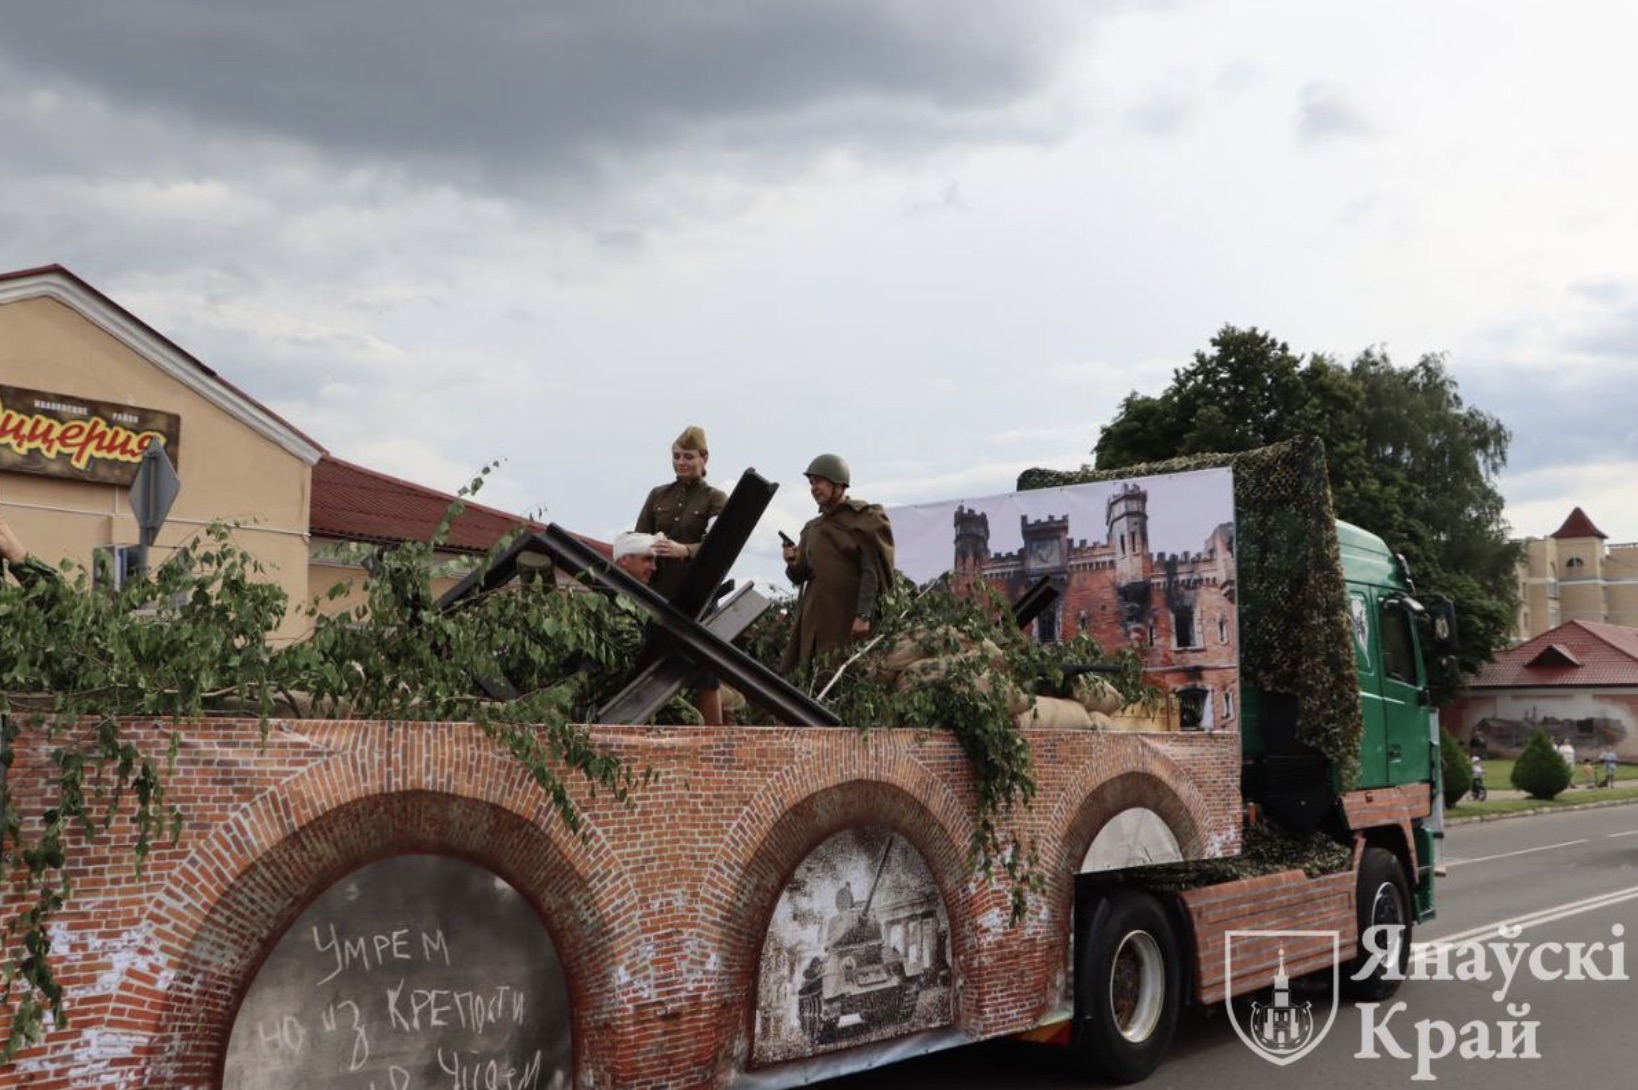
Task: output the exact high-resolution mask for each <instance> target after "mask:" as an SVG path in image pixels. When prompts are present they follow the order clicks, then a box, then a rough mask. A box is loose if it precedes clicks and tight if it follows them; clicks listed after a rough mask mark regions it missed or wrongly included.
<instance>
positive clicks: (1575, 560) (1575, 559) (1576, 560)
mask: <svg viewBox="0 0 1638 1090" xmlns="http://www.w3.org/2000/svg"><path fill="white" fill-rule="evenodd" d="M1586 563H1587V562H1586V561H1585V560H1583V559H1581V558H1580V557H1579V556H1572V557H1570V559H1568V560H1566V561H1565V562H1564V566H1565V568H1579V567H1582V566H1584V565H1585V564H1586Z"/></svg>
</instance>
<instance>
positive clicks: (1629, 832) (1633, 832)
mask: <svg viewBox="0 0 1638 1090" xmlns="http://www.w3.org/2000/svg"><path fill="white" fill-rule="evenodd" d="M1604 835H1605V836H1638V829H1628V830H1627V831H1626V832H1624V833H1605V834H1604Z"/></svg>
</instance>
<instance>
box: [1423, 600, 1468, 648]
mask: <svg viewBox="0 0 1638 1090" xmlns="http://www.w3.org/2000/svg"><path fill="white" fill-rule="evenodd" d="M1428 627H1429V629H1430V630H1431V631H1432V633H1433V646H1432V647H1430V648H1429V650H1430V651H1432V652H1433V656H1434V657H1435V658H1441V659H1442V658H1449V657H1452V656H1454V655H1455V654H1456V652H1457V650H1458V649H1459V648H1460V647H1461V644H1460V642H1459V641H1458V640H1457V638H1456V603H1455V602H1452V601H1451V600H1450V599H1448V598H1437V599H1435V600H1433V601H1432V602H1429V603H1428Z"/></svg>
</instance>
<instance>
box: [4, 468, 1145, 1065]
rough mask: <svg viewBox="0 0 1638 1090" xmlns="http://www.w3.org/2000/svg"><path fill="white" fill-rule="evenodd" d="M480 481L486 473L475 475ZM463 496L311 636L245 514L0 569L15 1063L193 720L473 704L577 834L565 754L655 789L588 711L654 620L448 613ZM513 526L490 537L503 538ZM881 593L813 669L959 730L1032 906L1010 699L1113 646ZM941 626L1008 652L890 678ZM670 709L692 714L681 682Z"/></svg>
mask: <svg viewBox="0 0 1638 1090" xmlns="http://www.w3.org/2000/svg"><path fill="white" fill-rule="evenodd" d="M485 472H487V470H486V471H485ZM481 483H482V478H481V476H480V478H478V479H477V480H474V481H473V483H472V485H471V486H469V489H467V490H464V491H475V490H476V489H477V488H478V487H479V486H480V485H481ZM463 494H464V493H463ZM458 512H459V506H458V505H457V506H456V507H454V508H452V509H451V511H450V513H449V515H448V516H446V518H445V521H444V524H443V525H442V526H441V527H440V529H439V532H438V533H437V534H436V535H434V538H433V540H432V541H431V542H425V543H415V542H412V543H408V544H404V545H401V546H398V547H395V548H391V549H383V550H378V551H377V552H375V553H374V554H373V555H371V556H370V557H368V559H367V563H366V565H365V566H366V571H367V578H366V580H365V582H364V586H363V588H362V589H363V602H362V604H361V605H359V606H357V607H356V608H353V609H350V610H346V611H341V612H337V613H329V612H326V611H325V610H324V609H323V608H321V603H317V602H315V603H312V604H310V605H308V606H306V607H304V608H305V609H306V612H307V617H308V619H309V621H310V623H311V631H310V633H309V634H308V635H307V637H306V638H304V639H302V640H300V641H298V642H295V643H293V644H289V645H287V646H282V647H278V648H274V647H273V646H272V645H271V644H269V642H268V640H267V637H268V635H269V634H270V633H271V632H273V631H275V630H276V629H277V628H278V627H279V625H280V623H281V621H282V620H283V618H284V615H285V611H286V609H287V603H286V601H285V600H284V595H283V592H282V591H281V590H280V589H279V588H278V587H277V585H276V584H272V583H268V582H263V581H261V580H260V579H258V578H257V576H258V575H259V569H258V566H257V564H256V561H255V560H254V558H253V557H251V556H250V555H249V554H248V553H246V552H244V551H243V550H241V549H239V548H238V547H236V546H235V544H234V542H233V534H234V528H233V527H230V526H213V527H210V528H209V529H208V530H207V531H205V532H204V533H202V534H201V535H200V537H199V538H198V539H197V540H196V541H193V542H190V543H189V544H187V545H185V546H183V547H182V548H180V549H178V550H177V551H176V553H175V554H174V555H173V556H172V557H171V558H170V559H169V560H168V561H167V562H166V563H165V564H164V565H163V566H161V567H160V568H159V569H158V570H157V571H156V572H155V573H153V576H152V578H151V580H136V581H132V582H131V583H129V584H127V585H126V587H125V588H124V589H122V590H121V591H120V592H119V594H118V595H107V594H103V593H99V592H95V591H93V590H91V589H90V587H89V585H88V583H89V580H88V578H87V576H86V574H85V572H84V571H83V570H77V569H75V568H73V567H72V566H69V565H65V566H64V567H63V569H62V571H61V574H60V577H59V578H58V579H55V580H49V579H48V580H43V581H34V582H32V583H31V584H30V585H28V586H13V585H11V584H3V585H0V626H3V627H4V629H5V630H6V631H7V633H8V639H7V641H6V642H5V644H4V646H3V647H0V688H3V690H4V692H5V693H6V700H7V707H8V709H9V711H10V712H11V713H12V714H10V715H8V716H7V718H6V719H5V722H4V730H3V733H0V764H3V765H4V766H6V767H8V768H9V767H10V765H11V763H12V760H13V757H14V756H15V754H16V753H17V752H18V751H19V749H21V748H25V747H38V749H36V752H49V754H50V760H51V762H52V767H53V769H54V770H55V775H54V778H53V782H52V784H51V785H50V786H49V790H48V798H47V800H46V802H45V804H44V805H42V806H41V808H40V811H39V812H38V813H37V814H30V815H24V814H23V813H21V812H20V811H19V809H18V807H17V805H16V802H17V800H16V799H15V797H14V796H13V795H12V794H11V793H10V792H7V793H5V795H4V799H3V801H0V872H3V874H0V877H3V878H4V880H5V882H6V883H7V888H8V895H7V901H6V903H7V905H8V908H7V910H6V918H5V929H6V930H5V939H4V950H3V956H4V959H5V960H4V976H3V988H4V1002H5V1006H6V1010H7V1013H8V1014H9V1015H10V1025H11V1032H10V1036H9V1039H8V1040H6V1041H5V1042H4V1044H3V1045H0V1062H4V1061H5V1060H9V1059H10V1058H11V1057H12V1056H14V1055H15V1054H16V1052H17V1051H18V1050H19V1049H21V1048H24V1047H27V1046H29V1045H30V1044H32V1043H35V1042H37V1041H38V1040H39V1039H40V1038H41V1036H42V1035H43V1033H44V1032H45V1029H46V1027H47V1025H48V1024H50V1023H51V1022H53V1021H54V1022H55V1024H57V1025H66V1015H65V1010H64V1006H63V998H64V996H63V989H62V986H61V984H60V982H59V981H58V980H57V979H56V977H55V975H54V973H53V970H52V957H51V954H52V939H51V931H50V923H51V920H52V917H53V916H54V914H55V913H57V912H58V911H59V910H60V909H61V908H62V907H63V905H64V904H65V903H66V902H67V899H68V897H69V895H70V892H71V891H70V887H69V882H68V877H67V875H68V869H69V868H68V855H69V852H70V851H71V850H73V845H74V843H75V841H74V837H75V836H76V834H79V835H86V836H89V835H94V834H96V833H97V832H98V831H100V830H103V829H106V828H108V827H109V825H110V824H111V823H112V822H113V821H114V820H115V817H116V815H118V814H120V813H121V812H122V806H123V805H124V803H126V802H127V801H132V802H134V806H133V807H131V808H130V809H131V810H132V813H131V820H133V821H134V823H135V828H136V830H137V838H136V843H135V847H134V851H133V860H132V862H133V864H134V865H136V866H138V867H140V866H141V865H142V862H143V860H144V859H145V858H146V857H147V855H148V853H149V851H150V847H151V844H152V841H153V838H155V837H157V836H162V835H164V834H165V833H166V832H167V831H168V832H169V834H170V835H171V836H172V837H175V836H176V835H177V834H178V833H179V831H180V828H181V820H180V819H181V815H180V814H179V813H177V812H176V810H175V808H174V807H169V806H168V803H167V799H166V796H165V789H164V778H163V772H164V769H165V765H166V761H167V759H168V757H169V756H171V755H173V754H174V752H175V750H176V747H177V746H178V744H179V741H180V737H181V735H182V734H183V733H184V732H185V731H187V730H189V729H193V728H192V726H191V725H190V723H189V722H188V721H189V720H194V719H197V718H198V717H200V716H202V715H206V714H209V713H211V712H213V711H216V712H230V713H234V714H244V713H245V712H247V711H248V712H250V713H251V714H256V715H258V716H261V717H262V718H263V721H264V723H265V722H266V717H267V716H269V715H271V714H273V713H275V712H278V713H280V714H296V715H301V716H304V717H311V716H317V717H347V718H370V719H376V718H384V719H415V720H438V721H441V720H461V721H470V722H474V723H476V724H478V725H479V726H480V727H482V729H484V730H485V731H486V732H487V733H489V735H490V736H491V737H493V738H494V739H496V741H497V742H498V743H499V744H501V745H502V746H503V747H505V749H506V750H507V751H508V752H510V753H511V754H512V755H513V756H514V757H516V758H517V759H518V760H519V761H520V762H522V764H523V765H524V767H525V768H526V769H527V770H528V771H529V773H530V775H531V776H532V778H533V779H534V781H535V782H536V784H537V785H538V786H539V787H540V789H541V790H542V791H543V792H544V793H545V794H546V795H547V797H549V798H550V799H551V800H552V803H553V805H554V808H555V811H556V813H557V814H558V815H559V817H560V818H561V819H562V820H563V821H564V823H565V825H566V826H567V827H568V828H569V829H571V830H574V831H579V830H580V829H581V827H582V826H581V817H580V815H579V813H578V811H577V809H576V807H575V804H574V801H573V796H572V794H571V792H570V790H569V785H568V784H567V783H566V782H565V781H564V780H563V778H562V772H563V771H564V770H565V769H567V770H571V771H575V772H578V773H579V775H580V776H581V777H582V778H583V779H584V780H585V781H586V782H587V783H588V784H589V786H590V790H591V791H592V792H593V793H594V794H595V793H596V792H597V791H599V790H606V791H609V792H610V793H612V795H613V796H614V797H615V798H617V799H620V800H624V799H626V798H627V797H628V793H629V792H630V791H631V790H633V789H634V788H636V787H637V786H638V784H639V783H640V781H641V779H642V776H639V774H638V773H637V772H635V771H634V770H633V769H632V768H631V767H630V766H629V765H628V764H626V763H625V762H624V761H622V760H620V759H619V758H617V757H616V756H614V755H612V754H611V753H609V752H606V751H604V750H603V749H601V748H600V747H599V746H598V745H597V744H596V743H595V741H594V740H593V739H592V738H591V736H590V734H589V732H588V731H587V729H586V727H585V726H584V724H585V723H586V722H587V721H588V720H589V719H590V718H591V716H590V711H591V710H592V709H594V708H596V707H597V706H598V705H600V704H601V703H602V702H603V701H604V700H605V699H607V698H608V697H609V696H610V695H612V693H613V691H614V689H615V688H617V687H618V685H620V684H622V683H623V682H624V681H625V679H626V675H627V671H628V669H629V667H630V665H631V663H632V662H633V660H634V657H635V652H636V650H637V648H638V646H639V645H640V642H641V640H642V638H643V619H642V617H641V616H640V615H638V614H635V613H633V612H632V611H630V610H628V609H626V608H623V607H622V606H621V605H619V604H617V603H616V602H614V601H612V600H611V599H610V598H608V597H607V596H605V595H603V594H598V593H590V592H588V593H572V592H564V591H561V590H555V589H552V588H551V587H550V586H549V585H548V584H541V585H536V586H522V587H509V588H505V589H503V590H501V591H497V592H492V593H488V594H484V595H481V596H476V597H473V598H471V599H468V600H465V601H463V602H462V603H460V604H459V606H458V607H456V608H454V609H450V610H440V609H439V608H437V605H436V601H435V597H434V595H433V593H432V586H431V576H432V573H433V572H434V570H435V566H436V565H435V562H436V559H437V545H438V543H439V542H440V541H441V540H442V538H443V536H444V534H445V533H446V532H447V530H448V527H449V525H450V524H451V523H452V522H453V520H454V518H455V516H456V515H457V514H458ZM507 544H508V542H505V541H503V542H500V543H497V545H496V546H495V551H496V553H498V552H499V551H500V550H502V549H504V548H505V546H506V545H507ZM349 589H350V588H347V587H341V588H337V591H335V592H333V595H332V596H333V597H340V596H341V595H342V594H345V593H347V591H348V590H349ZM885 603H886V609H887V619H886V620H885V621H884V623H883V625H882V627H881V639H879V640H878V641H876V642H875V643H874V644H872V645H870V647H869V648H868V649H867V650H866V651H865V652H864V653H863V654H862V655H859V656H857V657H856V658H855V659H854V660H852V661H847V662H846V663H845V666H844V665H843V663H841V662H840V661H838V660H832V661H831V662H829V663H816V664H815V665H814V669H813V670H812V671H810V672H809V673H808V674H805V675H804V676H803V678H801V679H798V680H799V681H801V682H802V683H813V684H816V685H817V684H820V683H823V684H824V685H825V694H824V697H823V698H824V699H827V700H828V701H829V702H830V703H831V704H832V706H834V707H835V708H836V710H837V711H838V713H839V715H840V716H841V718H842V719H843V720H844V721H847V722H853V723H859V724H865V725H903V726H914V727H922V728H929V729H931V728H942V729H949V730H951V731H953V732H954V733H955V734H956V735H957V737H958V738H959V739H960V741H961V744H962V747H963V749H964V751H965V752H966V753H967V754H968V756H969V757H970V758H971V760H972V762H973V768H974V773H975V779H976V783H977V785H978V812H977V830H976V832H975V834H974V837H973V842H972V845H971V850H972V855H973V858H974V862H975V865H976V866H977V867H978V868H979V869H980V871H981V872H982V873H983V874H984V875H985V876H986V877H989V876H992V875H994V874H995V873H996V872H997V871H999V872H1001V873H1002V874H1004V875H1005V876H1006V878H1007V879H1008V880H1009V882H1010V883H1011V892H1012V900H1013V908H1014V913H1015V918H1016V917H1017V915H1019V914H1021V913H1022V911H1023V907H1024V904H1025V898H1026V897H1027V894H1028V892H1029V891H1030V890H1032V889H1035V888H1037V887H1039V885H1040V883H1041V879H1040V877H1039V875H1038V873H1037V871H1036V865H1037V861H1036V858H1035V854H1034V846H1033V845H1032V844H1024V843H1019V842H1018V841H1017V840H1016V839H1015V838H1013V837H1011V836H1010V835H1009V834H1006V833H1005V832H1004V830H1005V828H1006V821H1005V819H1006V817H1007V815H1008V814H1009V812H1010V811H1011V809H1012V808H1013V807H1016V806H1022V805H1027V804H1028V802H1029V801H1030V799H1031V798H1032V797H1033V794H1034V791H1035V782H1034V779H1033V777H1032V774H1031V767H1030V749H1029V746H1028V744H1027V743H1026V742H1025V740H1024V738H1023V735H1022V733H1021V732H1020V730H1019V728H1018V727H1017V724H1016V723H1015V722H1014V719H1013V711H1014V710H1015V709H1014V708H1013V706H1012V705H1013V703H1015V702H1016V699H1017V694H1019V693H1022V692H1035V691H1057V690H1061V689H1063V687H1064V686H1065V685H1066V684H1067V681H1068V677H1067V674H1066V670H1065V667H1066V666H1067V665H1069V664H1072V663H1081V662H1099V661H1101V662H1105V664H1106V665H1108V664H1109V663H1108V661H1107V660H1104V659H1103V656H1102V655H1101V653H1100V652H1099V650H1098V649H1097V648H1096V646H1095V645H1093V644H1092V643H1091V641H1090V640H1087V639H1085V638H1084V637H1082V638H1080V639H1078V640H1076V641H1072V642H1070V643H1068V644H1065V645H1062V646H1061V647H1057V648H1043V647H1039V646H1037V645H1035V644H1033V643H1032V642H1031V641H1028V640H1025V639H1022V638H1021V637H1020V636H1019V635H1018V633H1017V632H1016V630H1015V629H1012V628H1011V627H1010V626H1009V624H1008V623H1007V618H1009V617H1010V614H1009V612H1008V610H1007V608H1006V605H1005V603H1004V602H1001V601H999V600H998V599H996V598H994V597H993V596H991V597H982V596H981V597H979V598H976V599H974V598H966V597H961V596H957V595H954V594H951V593H949V592H948V591H947V590H939V591H929V592H917V591H915V590H914V588H910V587H908V586H902V587H900V588H897V590H896V591H895V592H893V593H891V594H890V595H888V596H887V598H886V600H885ZM788 613H789V611H788V610H783V609H776V610H774V611H773V612H772V613H771V614H770V615H769V616H767V617H765V618H764V620H763V621H762V622H761V623H760V624H759V625H758V626H757V628H756V629H755V630H754V631H753V632H752V633H751V636H750V646H751V650H752V652H753V653H754V654H756V655H758V656H759V657H760V658H762V659H763V661H766V662H769V663H770V664H771V663H773V662H777V660H778V657H779V653H780V651H781V649H782V648H783V646H784V642H785V635H786V632H787V631H788V625H789V616H788ZM927 633H943V635H941V636H938V637H936V639H934V640H933V642H934V643H937V642H938V641H941V640H951V641H957V642H960V643H961V644H962V645H963V646H970V645H972V644H973V643H975V642H978V641H980V640H982V639H983V638H984V637H986V636H987V637H989V638H991V640H992V642H994V643H997V644H1000V645H1002V646H1004V648H1005V650H1004V651H1002V650H1000V649H999V648H997V650H996V655H995V656H994V657H990V658H984V659H979V658H971V659H967V660H964V661H962V662H961V663H959V664H957V665H956V666H954V667H953V668H952V669H950V670H949V671H947V672H945V673H943V674H941V675H940V676H937V677H933V678H928V679H926V680H925V681H924V682H923V683H920V684H917V685H914V686H911V687H908V688H905V689H900V688H898V687H895V685H894V684H893V678H892V675H891V673H890V672H889V671H887V670H886V669H885V668H884V664H883V658H884V653H885V651H886V649H887V648H889V647H891V646H894V645H895V644H896V643H899V642H902V641H904V640H908V639H924V638H927V636H926V634H927ZM952 633H954V634H955V635H951V634H952ZM953 646H954V644H953V643H952V644H951V646H950V647H949V648H945V649H947V650H949V649H953ZM928 650H929V651H931V650H935V648H933V647H932V646H931V644H930V645H929V648H928ZM1118 661H1119V665H1118V672H1117V673H1116V674H1115V675H1114V676H1112V677H1111V678H1110V680H1111V682H1112V683H1113V684H1115V685H1116V686H1117V687H1119V688H1120V689H1121V691H1122V692H1123V693H1126V694H1128V695H1129V696H1130V697H1132V698H1134V699H1135V698H1137V697H1139V696H1140V695H1141V694H1142V692H1143V688H1142V683H1141V668H1140V664H1138V663H1137V661H1136V660H1135V659H1134V658H1130V656H1128V658H1127V659H1123V660H1118ZM998 666H999V668H1000V671H1001V673H1000V675H997V673H996V669H997V667H998ZM838 667H842V668H841V670H840V673H839V674H837V673H836V670H837V668H838ZM998 676H999V677H1001V678H1004V682H1003V681H998ZM19 712H20V713H21V714H18V713H19ZM133 715H153V716H157V717H165V718H168V719H169V720H170V721H171V722H172V724H173V726H172V729H171V732H170V749H171V753H170V754H151V753H144V752H141V751H140V750H139V749H138V747H137V746H136V745H135V744H134V743H133V742H132V740H131V738H130V737H129V736H128V735H127V734H126V733H125V732H124V731H122V729H121V717H124V716H133ZM657 718H659V719H662V720H664V721H666V722H672V723H688V722H697V721H698V717H697V713H696V712H695V710H694V708H693V706H692V705H690V704H688V703H687V702H685V701H682V700H680V699H679V700H673V701H672V702H671V703H670V704H669V705H668V706H667V707H666V708H664V709H662V711H661V712H660V713H659V715H658V716H657ZM867 729H868V728H867ZM643 775H645V776H646V773H644V774H643ZM14 895H15V896H14Z"/></svg>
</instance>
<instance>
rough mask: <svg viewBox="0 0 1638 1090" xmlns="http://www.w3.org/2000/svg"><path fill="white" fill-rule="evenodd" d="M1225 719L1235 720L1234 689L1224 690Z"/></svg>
mask: <svg viewBox="0 0 1638 1090" xmlns="http://www.w3.org/2000/svg"><path fill="white" fill-rule="evenodd" d="M1223 718H1224V719H1233V718H1234V690H1233V689H1224V690H1223Z"/></svg>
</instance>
